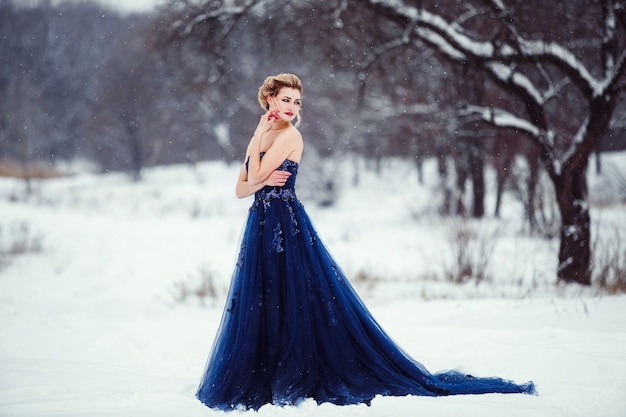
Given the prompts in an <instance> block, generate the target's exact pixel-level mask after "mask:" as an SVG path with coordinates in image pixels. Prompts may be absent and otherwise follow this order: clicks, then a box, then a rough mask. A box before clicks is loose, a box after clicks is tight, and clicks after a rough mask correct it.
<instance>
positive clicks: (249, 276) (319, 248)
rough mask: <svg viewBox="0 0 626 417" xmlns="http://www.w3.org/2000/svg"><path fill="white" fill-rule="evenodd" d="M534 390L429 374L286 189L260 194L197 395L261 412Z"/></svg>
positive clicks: (487, 380)
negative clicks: (305, 404)
mask: <svg viewBox="0 0 626 417" xmlns="http://www.w3.org/2000/svg"><path fill="white" fill-rule="evenodd" d="M494 392H498V393H527V394H533V393H535V387H534V384H533V383H532V382H529V383H526V384H523V385H518V384H515V383H514V382H512V381H508V380H505V379H501V378H495V377H493V378H476V377H473V376H470V375H465V374H462V373H460V372H457V371H447V372H443V373H435V374H432V373H430V372H429V371H428V370H427V369H426V368H425V367H424V366H423V365H422V364H420V363H419V362H417V361H416V360H414V359H412V358H411V357H410V356H409V355H408V354H407V353H405V352H404V351H403V350H402V349H401V348H400V347H399V346H398V345H397V344H396V343H394V341H393V340H392V339H391V338H390V337H389V336H388V335H387V334H386V333H385V331H384V330H383V329H382V328H381V327H380V325H379V324H378V323H377V322H376V320H375V319H374V318H373V317H372V315H371V313H370V312H369V311H368V309H367V308H366V307H365V305H364V304H363V302H362V301H361V299H360V298H359V297H358V295H357V294H356V292H355V291H354V289H353V288H352V286H351V285H350V284H349V282H348V280H347V279H346V276H345V275H344V273H343V272H342V270H341V269H340V268H339V266H338V265H337V263H336V262H335V261H334V259H333V258H332V256H331V255H330V253H329V251H328V250H327V248H326V247H325V246H324V245H323V243H322V242H321V241H320V238H319V236H318V233H317V232H316V230H315V229H314V227H313V225H312V224H311V221H310V218H309V216H308V215H307V213H306V212H305V210H304V207H303V206H302V204H301V203H300V202H299V200H298V199H297V198H296V195H295V192H294V190H293V189H292V188H287V189H280V188H269V187H266V189H264V190H262V191H261V192H259V193H257V196H256V198H255V201H254V203H253V205H252V207H251V209H250V211H249V215H248V218H247V222H246V226H245V229H244V232H243V236H242V240H241V248H240V251H239V255H238V258H237V262H236V266H235V271H234V273H233V277H232V282H231V287H230V290H229V294H228V298H227V302H226V306H225V309H224V313H223V317H222V321H221V324H220V327H219V330H218V334H217V336H216V339H215V342H214V346H213V349H212V351H211V354H210V357H209V360H208V362H207V366H206V369H205V372H204V375H203V377H202V381H201V383H200V386H199V388H198V391H197V397H198V399H199V400H200V401H202V402H203V403H204V404H206V405H207V406H208V407H211V408H216V409H222V410H232V409H239V408H245V409H247V408H252V409H258V408H259V407H261V406H263V405H264V404H268V403H273V404H277V405H297V404H298V403H299V402H300V401H302V400H304V399H307V398H312V399H314V400H316V401H317V402H318V403H323V402H331V403H334V404H338V405H344V404H355V403H368V404H369V402H370V401H371V400H372V399H373V398H374V397H375V396H377V395H393V396H404V395H423V396H442V395H452V394H480V393H494Z"/></svg>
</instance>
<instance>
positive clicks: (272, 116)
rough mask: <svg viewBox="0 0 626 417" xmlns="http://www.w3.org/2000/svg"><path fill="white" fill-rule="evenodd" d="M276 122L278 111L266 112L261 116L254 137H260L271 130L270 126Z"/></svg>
mask: <svg viewBox="0 0 626 417" xmlns="http://www.w3.org/2000/svg"><path fill="white" fill-rule="evenodd" d="M276 120H278V111H277V110H268V111H266V112H265V113H264V114H263V115H262V116H261V120H259V124H258V125H257V127H256V130H255V131H254V134H255V136H257V135H258V136H260V135H262V134H264V133H266V132H268V131H269V130H270V129H271V128H272V124H273V123H275V122H276Z"/></svg>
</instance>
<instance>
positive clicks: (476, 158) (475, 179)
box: [470, 139, 485, 218]
mask: <svg viewBox="0 0 626 417" xmlns="http://www.w3.org/2000/svg"><path fill="white" fill-rule="evenodd" d="M484 154H485V152H484V140H483V139H475V140H473V141H472V144H471V146H470V171H471V177H472V193H473V196H472V197H473V198H472V217H474V218H481V217H483V216H484V215H485V174H484V171H485V166H484V165H485V163H484V160H483V158H484Z"/></svg>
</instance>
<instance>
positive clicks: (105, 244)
mask: <svg viewBox="0 0 626 417" xmlns="http://www.w3.org/2000/svg"><path fill="white" fill-rule="evenodd" d="M625 158H626V155H624V154H622V155H620V156H619V157H618V159H614V160H613V162H614V165H615V166H618V167H619V166H622V167H624V166H625V164H623V161H624V159H625ZM303 162H304V163H303V166H302V168H301V173H302V175H301V178H299V179H298V181H299V185H300V188H299V193H300V197H301V199H302V200H303V202H304V204H305V206H306V208H307V210H308V212H309V214H310V215H311V216H312V218H313V220H314V221H315V222H316V225H317V227H318V229H319V231H320V233H321V235H322V238H323V240H324V242H325V243H326V245H327V246H328V247H329V248H330V250H331V252H333V254H334V255H335V257H336V258H337V260H338V262H339V264H340V265H342V267H343V269H344V270H345V271H346V273H347V274H348V275H349V276H350V277H353V280H352V281H353V283H354V285H355V287H356V289H357V291H358V292H359V293H360V294H362V296H363V298H364V299H365V301H366V303H367V304H368V306H369V307H370V309H371V310H372V312H373V313H374V315H375V316H376V317H377V319H378V320H379V322H380V323H381V324H382V326H383V327H384V328H385V329H386V330H387V331H388V332H389V333H390V334H391V335H392V337H394V338H395V339H396V340H397V341H398V343H399V344H400V345H401V346H402V347H403V348H404V349H405V350H406V351H408V352H410V354H411V355H412V356H414V357H415V358H416V359H418V360H419V361H420V362H422V363H423V364H424V365H425V366H426V367H427V368H428V369H430V370H432V371H438V370H444V369H459V370H462V371H466V372H469V373H472V374H475V375H483V376H489V375H498V376H502V377H505V378H510V379H514V380H516V381H518V382H525V381H527V380H533V381H534V382H535V383H536V384H537V387H538V390H539V395H538V396H526V395H499V394H492V395H482V396H456V397H449V398H423V397H402V398H396V397H386V398H381V397H378V398H376V399H375V400H374V401H373V403H372V405H371V406H370V407H367V406H365V405H358V406H348V407H339V406H334V405H330V404H324V405H321V406H317V405H316V404H315V403H314V402H313V401H306V402H305V403H303V404H302V405H300V406H299V407H287V408H284V409H281V408H277V407H274V406H269V405H268V406H265V407H263V408H261V410H259V412H258V413H253V412H248V413H245V412H239V411H237V412H234V415H250V416H252V415H257V414H258V415H259V416H300V417H309V416H366V417H374V416H376V417H378V416H380V417H382V416H386V417H387V416H408V415H418V414H419V415H426V416H458V415H463V416H468V417H472V416H480V417H488V416H494V417H495V416H498V417H500V416H503V415H506V416H528V415H532V416H535V417H542V416H546V417H548V416H549V417H555V416H568V417H569V416H581V417H582V416H603V417H618V416H623V415H624V411H625V410H626V397H625V396H624V395H623V393H624V391H625V390H626V350H625V349H624V346H626V325H625V324H624V320H623V318H624V315H625V313H626V297H625V296H614V297H608V296H602V295H598V294H597V292H596V290H594V289H584V288H578V287H575V286H561V285H555V281H556V278H555V274H556V268H557V257H556V253H557V251H558V244H557V242H555V241H548V240H543V239H540V238H537V237H533V236H529V235H527V234H524V233H523V232H522V231H523V226H522V224H521V223H520V219H521V210H522V208H521V207H519V206H518V205H517V203H516V202H515V200H514V199H513V198H512V197H511V196H505V199H504V202H503V207H502V219H499V220H498V219H493V218H487V219H485V220H483V221H475V222H470V223H469V224H468V227H471V228H473V230H475V232H476V234H477V235H478V236H485V237H486V238H487V239H490V240H491V239H493V242H492V243H493V253H492V258H491V262H490V264H489V267H488V275H489V276H490V277H491V278H490V279H489V280H487V281H486V282H483V283H481V284H479V285H477V284H475V283H473V282H470V283H468V284H463V285H453V284H450V283H448V282H447V281H446V280H445V279H443V278H442V277H443V274H444V272H445V271H446V269H447V268H449V267H450V262H451V252H452V249H451V245H452V243H451V242H450V229H451V228H452V225H451V223H450V222H449V221H446V220H443V219H442V218H440V217H439V216H438V215H437V214H436V208H437V204H438V198H439V193H438V192H437V191H438V190H437V186H438V184H437V182H436V175H435V171H436V166H435V163H434V162H433V161H427V163H426V165H425V178H426V179H427V182H426V184H424V185H420V184H418V183H417V175H416V173H415V171H414V167H413V164H411V163H410V162H405V161H399V160H386V161H384V164H383V171H382V173H381V175H380V176H377V175H376V174H374V173H373V172H370V171H367V170H365V169H364V168H363V167H364V166H365V163H364V162H362V161H357V162H355V163H354V164H352V163H350V164H349V163H347V162H345V163H344V164H342V169H341V170H340V172H339V174H338V175H340V178H342V179H343V180H342V181H341V182H340V184H341V186H340V190H341V194H340V195H341V197H340V198H339V200H338V202H337V204H336V206H335V207H332V208H320V207H317V206H316V205H315V204H313V203H312V202H310V201H311V200H310V196H311V190H310V188H307V184H311V183H313V180H314V178H313V174H312V172H311V171H307V165H306V155H305V159H304V161H303ZM605 165H606V166H608V165H609V164H606V163H605ZM354 169H358V170H360V171H362V172H361V183H360V184H361V185H359V186H352V185H350V182H349V181H348V180H347V179H348V178H352V174H353V172H352V170H354ZM238 171H239V166H238V165H227V164H224V163H219V162H213V163H203V164H199V165H197V166H196V167H195V168H191V167H186V166H172V167H160V168H154V169H151V170H148V171H146V173H145V175H144V179H143V180H142V181H140V182H132V181H131V180H130V179H129V178H128V177H127V176H125V175H122V174H109V175H106V176H95V175H91V174H81V175H76V176H73V177H67V178H60V179H55V180H48V181H45V182H36V183H35V184H33V185H34V191H33V192H32V194H31V195H29V196H27V195H26V194H25V186H24V184H22V183H21V182H19V181H17V180H12V179H6V178H2V179H0V213H2V215H1V217H0V227H2V231H3V234H1V235H0V244H2V245H4V246H0V247H6V239H9V238H10V236H8V235H7V232H6V231H7V230H10V226H11V225H13V224H18V223H20V222H22V223H25V224H28V225H29V226H30V230H31V231H32V232H31V238H32V239H40V240H41V245H42V250H41V251H40V252H33V253H28V254H24V255H21V256H18V257H15V258H14V259H13V260H12V261H11V263H10V264H8V265H5V266H4V269H0V327H1V328H2V338H1V339H0V375H1V377H0V416H11V417H31V416H32V417H34V416H37V417H42V416H64V417H73V416H76V417H78V416H80V417H95V416H116V417H124V416H129V417H130V416H132V417H137V416H153V417H160V416H168V417H179V416H186V417H193V416H212V415H215V416H217V415H223V413H221V412H215V411H212V410H209V409H207V408H206V407H204V406H203V405H202V404H200V403H199V402H198V401H197V400H195V398H194V393H195V389H196V386H197V383H198V382H199V379H200V374H201V372H202V369H203V367H204V363H205V360H206V358H207V356H208V353H209V349H210V347H211V343H212V340H213V337H214V334H215V331H216V329H217V326H218V324H219V319H220V316H221V311H222V305H223V303H224V297H225V294H226V290H227V287H228V281H229V278H230V271H231V269H232V267H233V265H234V262H235V257H236V251H237V248H238V240H239V237H240V233H241V228H242V226H243V223H244V218H245V215H246V212H247V209H248V206H249V205H250V200H249V199H244V200H237V199H236V198H235V197H234V183H235V180H236V178H237V174H238ZM607 171H608V172H610V170H607ZM307 176H308V177H307ZM603 181H605V179H603V178H600V177H597V178H596V177H593V178H591V183H590V185H591V187H590V190H591V192H592V194H593V192H594V190H595V189H597V187H598V184H600V185H602V184H604V183H603ZM488 205H493V201H488ZM591 210H592V219H593V221H594V225H593V228H594V232H595V231H598V230H601V231H603V232H608V231H615V230H616V229H617V230H622V231H625V227H624V225H625V223H626V219H625V218H624V216H623V213H624V205H623V204H622V205H619V204H613V205H609V204H604V205H603V206H602V207H601V208H599V207H595V206H592V207H591ZM602 235H606V236H608V237H607V238H614V237H615V234H610V233H603V234H602ZM0 268H2V267H0ZM207 277H210V278H211V279H212V280H213V281H212V282H213V284H214V286H215V289H216V291H217V294H218V297H217V299H216V300H205V301H204V304H205V305H203V303H202V302H201V300H199V299H198V298H196V297H193V296H190V297H189V298H188V299H187V300H186V301H185V302H177V301H175V291H176V288H180V287H181V286H182V287H185V286H187V287H190V288H195V286H197V285H198V284H199V283H200V282H201V281H202V279H203V278H207Z"/></svg>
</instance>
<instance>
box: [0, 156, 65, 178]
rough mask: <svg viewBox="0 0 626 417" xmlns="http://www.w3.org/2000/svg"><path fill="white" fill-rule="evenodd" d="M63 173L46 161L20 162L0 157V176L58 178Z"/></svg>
mask: <svg viewBox="0 0 626 417" xmlns="http://www.w3.org/2000/svg"><path fill="white" fill-rule="evenodd" d="M61 176H63V174H62V173H61V172H60V171H59V170H58V169H57V168H55V167H54V166H52V165H50V164H46V163H44V162H29V163H26V164H22V163H19V162H17V161H14V160H12V159H7V158H4V159H0V177H12V178H20V179H25V180H27V179H46V178H58V177H61Z"/></svg>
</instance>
